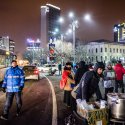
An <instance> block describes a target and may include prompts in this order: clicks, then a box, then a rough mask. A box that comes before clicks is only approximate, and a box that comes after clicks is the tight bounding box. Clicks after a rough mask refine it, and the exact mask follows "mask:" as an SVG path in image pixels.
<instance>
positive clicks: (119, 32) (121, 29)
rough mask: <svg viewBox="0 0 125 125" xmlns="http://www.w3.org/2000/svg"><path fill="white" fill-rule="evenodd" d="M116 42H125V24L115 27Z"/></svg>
mask: <svg viewBox="0 0 125 125" xmlns="http://www.w3.org/2000/svg"><path fill="white" fill-rule="evenodd" d="M114 41H115V42H125V23H121V24H116V25H114Z"/></svg>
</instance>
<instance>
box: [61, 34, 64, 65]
mask: <svg viewBox="0 0 125 125" xmlns="http://www.w3.org/2000/svg"><path fill="white" fill-rule="evenodd" d="M63 41H64V36H63V34H61V42H62V59H61V62H62V66H63V62H64V60H63V58H64V57H63V52H64V50H63Z"/></svg>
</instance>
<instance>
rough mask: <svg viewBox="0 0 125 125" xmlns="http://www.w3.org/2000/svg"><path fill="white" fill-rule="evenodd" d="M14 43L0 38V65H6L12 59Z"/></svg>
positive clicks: (8, 39) (6, 38)
mask: <svg viewBox="0 0 125 125" xmlns="http://www.w3.org/2000/svg"><path fill="white" fill-rule="evenodd" d="M14 49H15V42H14V41H13V40H11V39H10V38H9V37H0V65H8V64H10V62H11V60H12V59H13V55H14Z"/></svg>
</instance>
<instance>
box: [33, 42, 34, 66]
mask: <svg viewBox="0 0 125 125" xmlns="http://www.w3.org/2000/svg"><path fill="white" fill-rule="evenodd" d="M33 64H34V41H33Z"/></svg>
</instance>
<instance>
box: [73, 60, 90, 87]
mask: <svg viewBox="0 0 125 125" xmlns="http://www.w3.org/2000/svg"><path fill="white" fill-rule="evenodd" d="M86 71H88V67H87V65H85V63H84V62H83V61H81V62H80V64H79V68H78V69H77V71H76V74H75V84H76V85H77V84H79V82H80V80H81V78H82V76H83V74H84V73H85V72H86Z"/></svg>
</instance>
